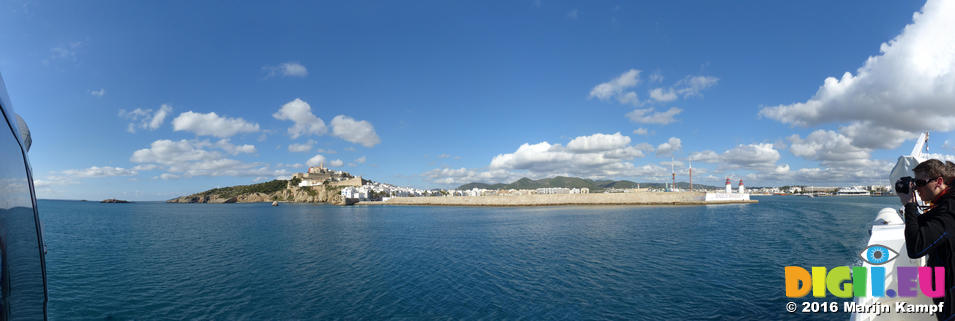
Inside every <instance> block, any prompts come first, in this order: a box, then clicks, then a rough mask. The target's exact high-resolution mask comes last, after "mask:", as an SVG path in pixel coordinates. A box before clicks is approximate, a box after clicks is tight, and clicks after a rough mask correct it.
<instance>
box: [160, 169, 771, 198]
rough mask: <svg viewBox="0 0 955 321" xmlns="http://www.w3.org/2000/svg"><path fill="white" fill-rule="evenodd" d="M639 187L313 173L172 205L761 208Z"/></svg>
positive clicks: (710, 192)
mask: <svg viewBox="0 0 955 321" xmlns="http://www.w3.org/2000/svg"><path fill="white" fill-rule="evenodd" d="M642 184H643V185H642V186H641V183H636V182H631V181H613V180H599V181H594V180H589V179H583V178H576V177H560V176H558V177H554V178H545V179H539V180H531V179H528V178H522V179H519V180H517V181H515V182H513V183H510V184H493V185H489V184H483V183H470V184H465V185H462V186H460V187H458V188H457V189H430V190H423V189H416V188H411V187H399V186H394V185H390V184H386V183H379V182H374V181H371V180H368V179H364V178H362V177H361V176H353V175H351V174H350V173H348V172H345V171H339V170H332V169H328V168H325V166H324V164H321V165H320V166H313V167H309V168H308V171H307V172H305V173H296V174H294V175H292V177H291V178H290V179H288V180H282V179H276V180H272V181H269V182H264V183H258V184H251V185H239V186H231V187H222V188H213V189H210V190H207V191H204V192H200V193H195V194H191V195H186V196H181V197H177V198H174V199H171V200H168V201H167V202H169V203H210V204H226V203H251V202H267V203H273V204H276V205H277V204H278V202H296V203H328V204H334V205H354V204H359V205H420V206H555V205H709V204H737V203H741V204H746V203H757V201H756V200H751V199H750V197H749V193H747V192H746V191H745V190H744V188H743V186H742V180H740V184H739V187H738V189H736V190H734V189H732V188H731V186H730V182H729V179H727V181H726V186H725V189H718V188H716V187H713V186H706V185H696V189H694V186H693V185H692V184H688V183H683V182H680V183H676V182H673V183H672V184H670V183H649V184H647V183H642Z"/></svg>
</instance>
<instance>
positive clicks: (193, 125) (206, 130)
mask: <svg viewBox="0 0 955 321" xmlns="http://www.w3.org/2000/svg"><path fill="white" fill-rule="evenodd" d="M172 128H173V130H175V131H189V132H192V133H194V134H196V135H199V136H215V137H219V138H225V137H231V136H234V135H236V134H239V133H253V132H257V131H259V124H253V123H249V122H247V121H245V120H244V119H242V118H228V117H223V116H219V115H218V114H216V113H215V112H210V113H208V114H200V113H195V112H192V111H187V112H184V113H181V114H179V116H178V117H176V119H173V120H172Z"/></svg>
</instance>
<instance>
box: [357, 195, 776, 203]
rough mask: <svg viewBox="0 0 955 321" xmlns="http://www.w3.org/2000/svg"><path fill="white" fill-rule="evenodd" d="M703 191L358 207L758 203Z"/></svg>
mask: <svg viewBox="0 0 955 321" xmlns="http://www.w3.org/2000/svg"><path fill="white" fill-rule="evenodd" d="M705 197H706V193H704V192H671V193H665V192H638V193H594V194H533V195H514V196H428V197H395V198H391V199H389V200H387V201H383V202H359V203H358V204H360V205H427V206H554V205H708V204H742V203H758V201H756V200H732V201H709V202H707V201H705V200H704V199H705Z"/></svg>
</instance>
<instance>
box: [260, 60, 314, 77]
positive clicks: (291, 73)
mask: <svg viewBox="0 0 955 321" xmlns="http://www.w3.org/2000/svg"><path fill="white" fill-rule="evenodd" d="M262 69H263V70H265V71H266V72H267V73H268V75H266V77H273V76H276V75H282V76H283V77H305V76H308V69H306V68H305V66H303V65H302V64H300V63H298V62H284V63H281V64H278V65H277V66H265V67H262Z"/></svg>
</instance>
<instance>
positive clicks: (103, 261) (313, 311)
mask: <svg viewBox="0 0 955 321" xmlns="http://www.w3.org/2000/svg"><path fill="white" fill-rule="evenodd" d="M754 199H757V200H759V203H758V204H736V205H710V206H586V207H565V206H560V207H413V206H377V205H374V206H360V205H359V206H330V205H315V204H284V203H283V204H281V205H280V206H278V207H272V206H270V204H267V203H245V204H167V203H163V202H136V203H130V204H100V203H97V202H81V201H60V200H40V201H39V204H38V208H39V213H40V219H41V222H42V226H43V237H44V239H45V242H46V244H47V250H48V253H47V256H46V263H47V279H48V293H49V305H48V311H49V317H50V318H51V319H53V320H181V319H215V320H265V319H269V320H300V319H301V320H305V319H323V320H324V319H347V320H380V319H389V320H390V319H397V320H461V319H464V320H502V319H506V320H513V319H528V320H780V319H783V320H785V319H799V320H804V319H814V320H847V319H848V318H849V314H847V313H842V312H837V313H822V312H819V313H811V314H810V313H802V312H796V313H789V312H787V309H786V304H787V303H788V302H796V303H798V304H802V302H811V301H820V302H843V301H845V300H846V299H838V298H834V297H831V296H830V297H828V298H825V299H821V300H816V299H813V298H811V297H806V298H796V299H793V298H787V297H786V296H785V293H784V292H785V291H784V289H785V287H784V277H783V275H784V274H783V273H784V267H785V266H791V265H793V266H801V267H805V268H806V269H809V267H811V266H826V267H835V266H858V265H861V261H860V259H859V253H860V252H861V251H862V250H863V248H864V247H865V246H866V241H867V239H868V235H869V234H868V230H869V226H871V221H872V220H873V219H874V218H875V216H876V213H877V212H878V211H879V210H880V209H882V208H885V207H893V208H897V207H899V203H898V199H897V198H895V197H817V198H807V197H797V196H764V197H759V196H757V197H754ZM839 305H840V306H841V305H842V304H841V303H839Z"/></svg>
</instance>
